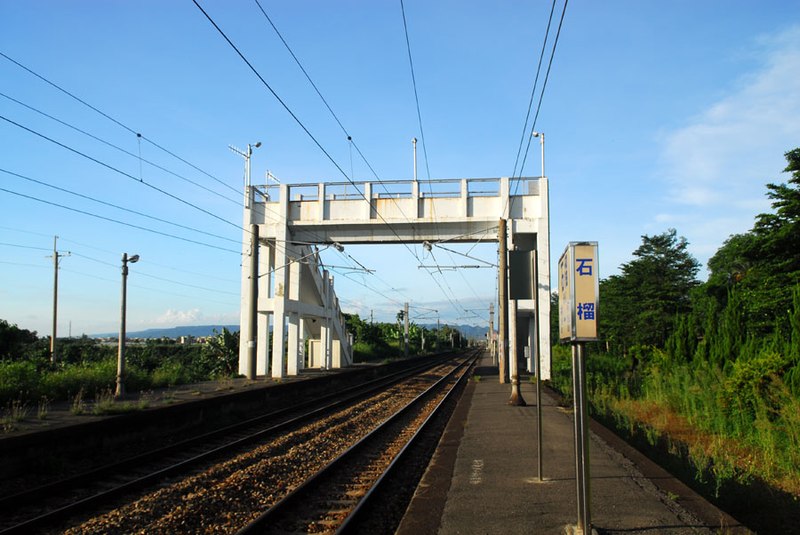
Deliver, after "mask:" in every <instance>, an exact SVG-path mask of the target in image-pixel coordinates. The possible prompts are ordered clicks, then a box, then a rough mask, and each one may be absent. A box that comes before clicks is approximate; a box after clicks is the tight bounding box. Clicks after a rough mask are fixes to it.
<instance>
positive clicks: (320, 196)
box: [317, 182, 325, 221]
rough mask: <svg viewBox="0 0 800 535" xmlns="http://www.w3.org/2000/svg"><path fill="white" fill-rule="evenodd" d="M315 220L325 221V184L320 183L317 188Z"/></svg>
mask: <svg viewBox="0 0 800 535" xmlns="http://www.w3.org/2000/svg"><path fill="white" fill-rule="evenodd" d="M317 203H318V204H317V218H318V219H319V220H320V221H325V183H324V182H320V183H319V185H318V186H317Z"/></svg>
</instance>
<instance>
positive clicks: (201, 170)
mask: <svg viewBox="0 0 800 535" xmlns="http://www.w3.org/2000/svg"><path fill="white" fill-rule="evenodd" d="M0 56H2V57H4V58H5V59H7V60H8V61H10V62H11V63H13V64H14V65H16V66H17V67H19V68H21V69H23V70H24V71H27V72H28V73H30V74H32V75H33V76H35V77H36V78H39V79H40V80H42V81H43V82H45V83H46V84H48V85H50V86H52V87H54V88H55V89H57V90H58V91H60V92H62V93H64V94H65V95H67V96H69V97H70V98H72V99H74V100H76V101H77V102H80V103H81V104H83V105H84V106H86V107H87V108H89V109H91V110H93V111H95V112H96V113H98V114H100V115H102V116H103V117H105V118H106V119H108V120H109V121H111V122H112V123H114V124H116V125H118V126H120V127H121V128H123V129H125V130H127V131H128V132H130V133H131V134H135V135H136V136H137V137H140V138H141V139H144V140H145V141H147V142H148V143H150V144H151V145H153V146H154V147H156V148H157V149H159V150H161V151H163V152H165V153H167V154H169V155H170V156H172V157H173V158H176V159H177V160H179V161H181V162H183V163H184V164H186V165H188V166H189V167H191V168H193V169H195V170H196V171H198V172H200V173H202V174H204V175H206V176H207V177H209V178H211V179H212V180H214V181H216V182H218V183H219V184H221V185H223V186H224V187H226V188H228V189H230V190H232V191H234V192H235V193H237V194H238V193H239V191H238V190H237V189H235V188H233V187H232V186H231V185H229V184H226V183H225V182H224V181H222V180H220V179H219V178H217V177H215V176H214V175H212V174H210V173H208V172H207V171H205V170H203V169H201V168H200V167H197V166H196V165H194V164H193V163H191V162H189V161H187V160H185V159H183V158H181V157H180V156H178V155H177V154H175V153H174V152H172V151H170V150H168V149H166V148H165V147H163V146H161V145H160V144H158V143H156V142H155V141H153V140H151V139H149V138H148V137H147V136H145V135H143V134H141V133H139V132H137V131H136V130H134V129H132V128H130V127H129V126H127V125H125V124H123V123H122V122H120V121H118V120H117V119H115V118H113V117H112V116H110V115H108V114H107V113H105V112H104V111H102V110H101V109H99V108H97V107H95V106H93V105H91V104H89V103H88V102H86V101H85V100H83V99H81V98H80V97H78V96H77V95H75V94H74V93H71V92H70V91H67V90H66V89H64V88H63V87H61V86H60V85H58V84H56V83H55V82H52V81H50V80H48V79H47V78H45V77H44V76H42V75H41V74H39V73H37V72H35V71H34V70H32V69H30V68H29V67H26V66H25V65H23V64H22V63H20V62H19V61H17V60H15V59H13V58H11V57H9V56H8V55H6V54H4V53H3V52H0Z"/></svg>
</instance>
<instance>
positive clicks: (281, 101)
mask: <svg viewBox="0 0 800 535" xmlns="http://www.w3.org/2000/svg"><path fill="white" fill-rule="evenodd" d="M192 2H193V3H194V5H195V6H197V9H199V10H200V12H201V13H202V14H203V15H204V16H205V17H206V19H207V20H208V21H209V22H210V23H211V25H212V26H213V27H214V29H216V30H217V32H218V33H219V34H220V36H222V38H223V39H224V40H225V42H227V43H228V45H229V46H230V47H231V48H232V49H233V50H234V52H236V54H237V55H238V56H239V58H240V59H241V60H242V61H243V62H244V63H245V65H247V67H248V68H249V69H250V71H251V72H252V73H253V74H255V76H256V77H257V78H258V79H259V80H260V81H261V83H262V84H263V85H264V87H265V88H267V90H268V91H269V92H270V93H271V94H272V96H273V97H275V99H276V100H277V101H278V103H279V104H280V105H281V106H282V107H283V109H284V110H286V112H287V113H288V114H289V115H290V116H291V118H292V119H293V120H294V121H295V123H297V125H298V126H299V127H300V128H301V129H302V130H303V132H305V133H306V135H307V136H308V137H309V138H310V139H311V141H312V142H313V143H314V144H315V145H316V146H317V148H318V149H319V150H320V151H322V153H323V154H324V155H325V157H326V158H327V159H328V160H329V161H330V162H331V163H332V164H333V166H334V167H335V168H336V170H337V171H339V173H340V174H341V175H342V176H343V177H344V178H345V179H346V180H347V181H348V182H349V183H350V184H352V185H353V186H354V187H356V191H358V192H359V193H360V194H361V196H362V197H363V198H364V199H365V200H366V201H368V202H369V199H366V197H364V193H363V192H362V191H361V190H359V189H358V187H357V186H356V184H355V182H353V179H352V178H350V176H349V175H348V174H347V172H346V171H345V170H344V169H343V168H342V166H341V165H339V163H338V162H337V161H336V160H335V159H334V158H333V156H331V154H330V152H328V151H327V149H325V147H323V146H322V144H321V143H320V142H319V140H318V139H317V138H316V136H314V134H312V133H311V131H310V130H309V129H308V127H306V125H305V124H304V123H303V121H301V120H300V118H299V117H298V116H297V115H296V114H295V113H294V112H293V111H292V109H291V108H290V107H289V105H288V104H286V102H285V101H284V100H283V99H282V98H281V97H280V95H278V93H277V92H276V91H275V90H274V89H273V88H272V86H271V85H270V84H269V83H268V82H267V80H266V79H265V78H264V77H263V76H262V75H261V73H260V72H258V69H256V68H255V67H254V66H253V64H252V63H251V62H250V60H248V59H247V57H246V56H245V55H244V54H243V53H242V51H241V50H239V48H238V47H237V46H236V45H235V44H234V42H233V41H232V40H231V39H230V38H229V37H228V35H227V34H226V33H225V32H224V31H223V30H222V28H220V27H219V25H218V24H217V23H216V22H215V21H214V19H213V18H212V17H211V15H209V14H208V13H207V12H206V10H205V9H203V7H202V6H201V5H200V4H199V3H198V2H197V0H192ZM378 218H379V219H380V220H381V221H383V223H384V224H385V225H386V227H387V228H388V229H390V230H391V231H392V232H393V233H394V234H395V236H397V238H398V239H401V238H400V235H399V234H398V233H397V230H395V229H394V227H393V226H392V225H391V224H390V223H389V222H388V221H386V219H385V218H384V217H383V216H381V215H380V214H378ZM404 245H405V246H406V249H408V250H409V252H411V254H412V255H413V256H414V257H415V258H416V257H417V254H416V253H415V252H414V251H413V250H412V249H411V248H410V247H408V245H407V244H405V243H404Z"/></svg>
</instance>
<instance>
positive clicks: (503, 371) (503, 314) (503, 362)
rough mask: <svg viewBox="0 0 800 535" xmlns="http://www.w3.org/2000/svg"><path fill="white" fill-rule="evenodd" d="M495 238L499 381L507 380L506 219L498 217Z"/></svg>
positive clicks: (504, 381)
mask: <svg viewBox="0 0 800 535" xmlns="http://www.w3.org/2000/svg"><path fill="white" fill-rule="evenodd" d="M497 240H498V242H500V247H499V249H500V251H499V253H500V254H499V256H500V259H499V262H498V268H497V269H498V284H497V287H498V290H499V291H498V296H497V300H498V304H499V305H500V317H499V320H498V321H499V324H500V325H499V327H500V333H499V334H500V339H499V340H498V344H497V351H498V360H499V363H498V364H499V372H500V374H499V375H500V383H507V382H508V366H507V365H508V267H507V260H508V243H507V232H506V220H505V219H500V225H499V227H498V229H497Z"/></svg>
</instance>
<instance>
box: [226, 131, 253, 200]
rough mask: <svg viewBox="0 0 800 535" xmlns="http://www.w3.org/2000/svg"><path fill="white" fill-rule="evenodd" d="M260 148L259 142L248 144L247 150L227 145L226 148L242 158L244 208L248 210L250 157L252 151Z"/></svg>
mask: <svg viewBox="0 0 800 535" xmlns="http://www.w3.org/2000/svg"><path fill="white" fill-rule="evenodd" d="M260 146H261V142H260V141H257V142H255V143H248V144H247V150H246V151H243V150H241V149H238V148H236V147H234V146H233V145H228V148H229V149H230V150H231V152H235V153H236V154H238V155H239V156H241V157H242V158H244V207H245V208H250V202H251V198H252V195H251V190H250V157H251V156H253V149H254V148H255V149H257V148H259V147H260Z"/></svg>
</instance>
